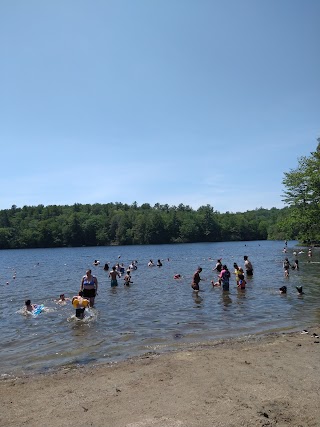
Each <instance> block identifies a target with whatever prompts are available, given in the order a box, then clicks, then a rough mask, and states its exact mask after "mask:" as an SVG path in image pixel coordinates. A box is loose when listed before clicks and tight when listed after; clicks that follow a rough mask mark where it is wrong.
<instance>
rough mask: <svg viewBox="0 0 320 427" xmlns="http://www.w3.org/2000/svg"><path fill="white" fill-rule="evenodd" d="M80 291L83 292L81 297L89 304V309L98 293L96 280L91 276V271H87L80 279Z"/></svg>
mask: <svg viewBox="0 0 320 427" xmlns="http://www.w3.org/2000/svg"><path fill="white" fill-rule="evenodd" d="M80 291H82V292H83V297H84V298H87V299H88V300H89V302H90V307H93V306H94V299H95V297H96V295H97V293H98V279H97V278H96V276H93V275H92V274H91V270H87V271H86V274H85V275H84V276H83V277H82V280H81V285H80Z"/></svg>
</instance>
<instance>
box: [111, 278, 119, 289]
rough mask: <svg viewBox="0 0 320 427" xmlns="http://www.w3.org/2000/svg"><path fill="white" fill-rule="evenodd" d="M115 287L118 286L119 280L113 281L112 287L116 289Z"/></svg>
mask: <svg viewBox="0 0 320 427" xmlns="http://www.w3.org/2000/svg"><path fill="white" fill-rule="evenodd" d="M115 286H118V280H117V279H111V287H112V288H114V287H115Z"/></svg>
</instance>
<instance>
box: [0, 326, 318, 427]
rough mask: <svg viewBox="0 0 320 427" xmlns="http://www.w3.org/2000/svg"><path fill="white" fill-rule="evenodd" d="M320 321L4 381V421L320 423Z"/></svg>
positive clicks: (157, 426)
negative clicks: (315, 324)
mask: <svg viewBox="0 0 320 427" xmlns="http://www.w3.org/2000/svg"><path fill="white" fill-rule="evenodd" d="M318 333H320V327H319V328H316V327H313V328H310V329H308V334H301V331H296V332H290V333H279V334H271V335H266V336H255V337H250V338H246V339H244V338H241V339H233V340H226V341H224V342H212V343H209V344H206V345H201V346H198V347H196V348H192V349H189V350H184V351H177V352H171V353H167V354H162V355H155V354H146V355H145V356H143V357H140V358H134V359H130V360H127V361H124V362H121V363H117V364H110V365H100V366H93V367H92V366H91V367H83V368H79V367H78V368H68V369H60V370H59V371H57V372H55V373H51V374H45V375H33V376H30V377H23V378H15V379H3V380H2V381H1V382H0V390H1V391H0V394H1V406H2V408H1V409H2V410H1V415H0V425H1V426H6V427H10V426H26V425H28V426H30V427H33V426H35V427H38V426H39V427H40V426H41V427H43V426H52V427H58V426H59V427H60V426H68V427H71V426H75V427H82V426H86V427H87V426H111V427H120V426H121V427H147V426H153V427H180V426H187V427H200V426H201V427H207V426H215V427H233V426H234V427H238V426H277V427H283V426H291V427H295V426H296V427H298V426H299V427H306V426H310V427H311V426H312V427H315V426H320V381H319V380H320V343H319V341H320V340H319V338H317V337H314V336H313V334H318Z"/></svg>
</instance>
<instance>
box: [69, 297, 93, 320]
mask: <svg viewBox="0 0 320 427" xmlns="http://www.w3.org/2000/svg"><path fill="white" fill-rule="evenodd" d="M72 305H73V307H74V308H75V309H76V317H77V318H78V319H83V318H84V311H85V309H86V307H89V300H88V299H86V298H83V292H82V291H79V294H78V295H75V296H74V297H73V298H72Z"/></svg>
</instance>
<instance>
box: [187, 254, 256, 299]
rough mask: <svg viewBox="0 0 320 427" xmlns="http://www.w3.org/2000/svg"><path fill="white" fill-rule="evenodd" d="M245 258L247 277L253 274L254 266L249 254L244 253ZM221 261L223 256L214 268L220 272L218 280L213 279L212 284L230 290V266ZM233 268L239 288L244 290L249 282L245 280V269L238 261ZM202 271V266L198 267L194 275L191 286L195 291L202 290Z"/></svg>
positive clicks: (226, 290)
mask: <svg viewBox="0 0 320 427" xmlns="http://www.w3.org/2000/svg"><path fill="white" fill-rule="evenodd" d="M243 260H244V268H245V272H246V276H247V277H248V276H249V277H250V276H253V266H252V263H251V261H250V260H249V257H248V256H247V255H244V257H243ZM221 261H222V259H221V258H219V259H217V263H216V265H215V267H214V268H213V271H216V272H217V273H218V278H217V280H216V281H215V280H211V284H212V285H213V286H221V288H222V290H223V291H225V292H228V291H229V288H230V277H231V273H230V271H229V269H228V266H227V265H226V264H222V262H221ZM233 268H234V274H235V279H236V285H237V288H238V289H240V290H244V289H245V288H246V284H247V282H246V280H245V274H244V270H243V268H242V267H239V266H238V264H237V263H236V262H235V263H233ZM201 272H202V268H201V267H198V268H197V270H196V271H195V273H194V274H193V277H192V283H191V287H192V289H193V290H194V291H195V292H199V291H200V286H199V284H200V281H201V277H200V273H201Z"/></svg>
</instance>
